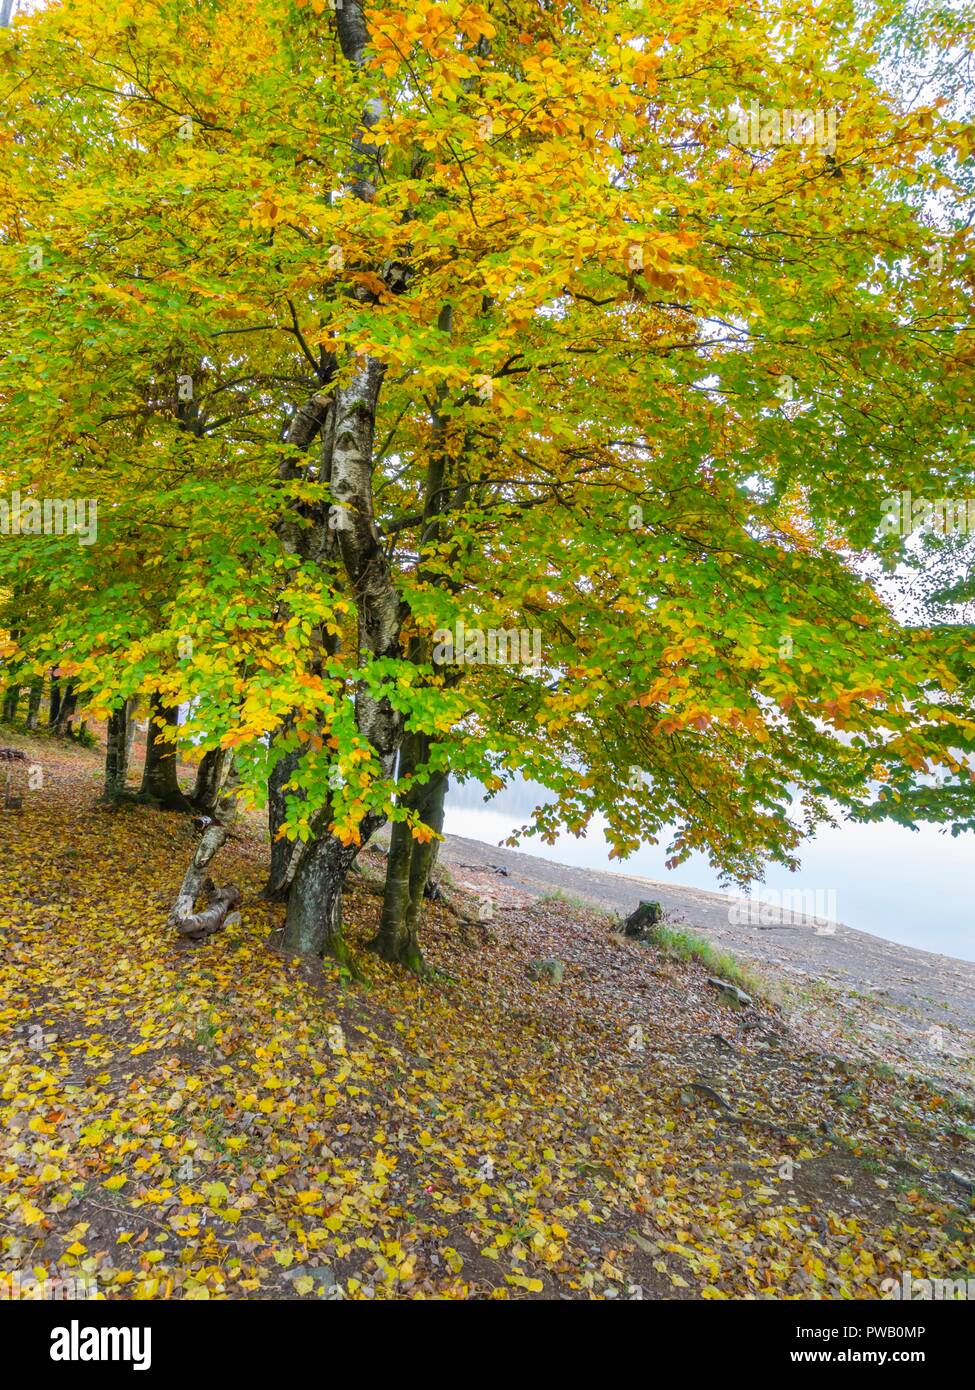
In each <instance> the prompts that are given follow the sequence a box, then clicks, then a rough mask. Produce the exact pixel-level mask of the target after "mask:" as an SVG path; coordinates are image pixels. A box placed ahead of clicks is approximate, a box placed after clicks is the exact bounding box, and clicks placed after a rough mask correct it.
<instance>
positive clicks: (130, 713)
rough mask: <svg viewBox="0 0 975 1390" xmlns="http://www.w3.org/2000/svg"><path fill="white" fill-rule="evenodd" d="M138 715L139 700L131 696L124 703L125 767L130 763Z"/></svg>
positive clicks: (135, 696)
mask: <svg viewBox="0 0 975 1390" xmlns="http://www.w3.org/2000/svg"><path fill="white" fill-rule="evenodd" d="M138 713H139V698H138V696H137V695H133V696H132V697H131V698H130V699H128V700H126V702H125V765H126V767H129V766H130V765H131V763H132V749H133V748H134V747H135V721H136V715H137V714H138Z"/></svg>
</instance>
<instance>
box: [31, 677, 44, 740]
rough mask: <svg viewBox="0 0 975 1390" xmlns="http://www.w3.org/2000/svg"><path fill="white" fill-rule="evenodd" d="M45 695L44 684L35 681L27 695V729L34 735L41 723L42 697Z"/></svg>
mask: <svg viewBox="0 0 975 1390" xmlns="http://www.w3.org/2000/svg"><path fill="white" fill-rule="evenodd" d="M43 693H44V682H43V681H41V680H33V681H31V683H30V690H29V692H28V695H27V727H28V729H29V730H30V731H31V733H34V732H35V731H36V729H37V726H38V724H39V723H40V716H41V696H42V695H43Z"/></svg>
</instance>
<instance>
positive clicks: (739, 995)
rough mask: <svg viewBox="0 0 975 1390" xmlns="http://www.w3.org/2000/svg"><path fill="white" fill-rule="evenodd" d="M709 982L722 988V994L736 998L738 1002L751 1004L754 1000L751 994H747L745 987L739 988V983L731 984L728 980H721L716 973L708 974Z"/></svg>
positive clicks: (717, 987)
mask: <svg viewBox="0 0 975 1390" xmlns="http://www.w3.org/2000/svg"><path fill="white" fill-rule="evenodd" d="M708 984H709V985H713V986H714V988H715V989H720V991H721V993H722V994H724V995H726V996H727V997H728V998H729V999H734V1000H735V1002H736V1003H737V1004H750V1003H751V1002H752V996H751V995H750V994H746V993H745V991H744V990H743V989H739V988H738V986H737V985H733V984H731V983H730V982H729V981H728V980H719V979H718V978H717V976H716V975H709V976H708Z"/></svg>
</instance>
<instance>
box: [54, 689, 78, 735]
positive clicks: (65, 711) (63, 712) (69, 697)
mask: <svg viewBox="0 0 975 1390" xmlns="http://www.w3.org/2000/svg"><path fill="white" fill-rule="evenodd" d="M77 707H78V696H77V694H76V693H75V685H74V681H65V683H64V686H63V687H60V688H59V702H58V713H57V719H56V720H55V722H54V732H55V733H56V734H57V735H58V737H59V738H67V737H68V735H69V734H70V733H71V721H72V719H73V718H74V713H75V710H76V709H77Z"/></svg>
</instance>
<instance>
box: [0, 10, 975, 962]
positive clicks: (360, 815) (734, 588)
mask: <svg viewBox="0 0 975 1390" xmlns="http://www.w3.org/2000/svg"><path fill="white" fill-rule="evenodd" d="M901 22H902V14H901V9H900V6H898V5H895V4H892V3H886V0H885V2H884V3H880V4H876V5H870V6H862V7H853V6H851V5H848V4H845V3H837V0H828V2H827V3H826V4H824V5H820V6H818V7H817V8H816V9H815V10H808V11H806V10H801V11H796V10H795V8H794V7H791V6H785V5H776V4H773V5H771V6H769V5H765V4H763V5H762V6H761V7H751V6H749V5H741V4H737V3H736V4H727V5H724V6H719V7H718V8H717V9H715V7H714V6H710V7H708V9H707V11H701V10H700V9H699V8H698V7H695V6H693V5H690V4H688V3H687V0H672V3H670V4H666V5H661V6H658V7H655V8H654V10H653V11H652V12H651V10H650V9H649V8H647V7H641V6H639V5H635V4H619V3H598V4H577V3H564V0H553V3H548V4H541V5H539V4H537V3H531V4H529V3H528V2H527V0H513V3H505V4H504V5H498V4H494V3H486V4H465V3H462V0H442V3H426V0H421V3H420V4H409V5H407V4H405V3H400V0H393V3H384V4H382V5H377V6H375V7H371V6H366V7H361V6H360V5H358V4H353V3H346V4H343V6H342V7H341V8H338V9H336V10H335V11H334V12H333V11H332V10H331V9H329V8H328V7H327V6H326V5H324V4H323V3H319V0H311V3H309V4H304V5H302V4H298V3H297V2H296V3H294V4H280V3H277V4H273V5H272V4H270V3H268V2H267V0H244V2H243V3H242V4H239V5H236V6H234V7H229V6H225V5H221V4H209V3H202V2H201V3H199V4H186V3H180V4H177V3H175V0H163V2H162V3H156V4H150V5H147V6H139V7H138V8H137V7H136V6H134V5H129V4H125V3H123V4H121V5H120V6H118V7H116V8H115V9H113V10H112V12H111V13H106V12H105V11H104V10H103V9H102V7H100V6H96V5H93V4H90V3H81V0H65V3H63V4H58V5H51V6H50V7H48V8H45V9H44V10H43V11H41V12H39V13H37V14H33V15H31V16H29V17H27V19H26V20H25V21H23V22H21V23H19V24H18V25H16V26H14V28H13V29H11V30H9V32H8V33H7V34H6V35H5V36H4V38H3V48H2V66H0V74H2V79H3V82H4V88H5V90H6V91H7V93H8V100H7V102H6V105H5V107H4V121H5V129H4V132H3V134H2V137H0V138H3V140H4V154H5V173H4V175H3V183H2V194H0V257H2V260H3V263H4V271H5V277H4V278H5V285H6V288H5V290H4V291H3V293H2V297H0V315H2V319H3V329H4V337H3V342H4V349H3V359H2V362H0V400H2V401H3V408H4V418H5V424H6V428H5V431H4V435H3V439H2V441H0V450H2V452H0V473H2V476H3V479H4V482H5V486H6V488H7V490H8V491H9V492H11V493H12V492H13V491H14V490H17V491H18V492H19V494H20V495H21V496H22V497H37V498H50V497H59V498H67V497H80V496H87V497H92V498H97V499H98V504H99V505H98V539H97V543H96V544H93V545H76V544H74V543H73V541H72V540H71V538H70V537H66V536H52V535H46V534H36V535H35V534H33V532H30V533H27V534H22V535H19V536H11V537H10V538H9V540H7V539H5V541H4V545H3V547H2V549H0V584H7V585H12V583H13V579H14V575H15V573H17V572H18V571H17V568H16V567H18V566H24V565H26V566H27V567H28V568H29V574H30V593H31V597H30V599H29V600H28V601H27V602H26V603H21V604H20V606H19V608H18V609H17V612H16V622H15V621H14V612H13V608H11V616H10V619H9V621H8V637H7V641H6V645H5V648H4V660H5V662H6V663H7V664H6V666H5V668H4V669H5V670H6V671H7V672H8V673H9V674H8V684H9V682H10V680H12V679H13V678H14V677H15V676H16V678H17V679H24V680H26V679H28V678H34V679H36V678H37V677H38V676H39V675H40V674H41V673H42V672H43V671H44V670H45V669H47V668H49V667H50V666H51V665H53V664H55V663H57V664H58V665H59V668H60V670H61V671H62V672H63V673H64V675H65V676H66V677H67V678H70V680H71V681H72V684H73V689H74V690H75V692H76V694H77V698H78V699H79V700H80V701H81V702H83V706H84V708H85V709H86V710H87V711H89V712H90V713H91V714H92V715H101V716H109V715H111V716H113V717H114V718H115V719H116V720H117V719H118V711H119V710H120V709H121V708H122V707H123V705H124V702H125V701H126V700H127V699H129V698H130V697H131V696H133V695H135V694H141V695H142V696H144V697H146V698H147V699H149V700H151V701H152V702H154V705H155V707H156V708H157V710H159V711H161V710H163V709H169V710H172V709H174V708H175V707H176V706H178V705H185V706H187V709H188V717H187V718H186V720H185V722H184V723H183V724H181V725H180V726H179V727H178V728H177V727H175V725H174V724H173V721H172V720H171V719H168V720H167V721H166V724H165V727H166V729H167V730H168V731H169V736H171V737H172V738H173V739H174V740H175V741H176V747H177V748H182V749H189V748H193V749H195V751H196V753H197V754H201V755H205V756H209V755H210V754H213V755H216V754H217V753H218V751H220V752H222V753H224V754H225V753H228V752H231V751H232V752H233V753H234V755H235V757H234V761H235V768H236V771H237V774H238V775H239V778H240V784H239V785H240V790H241V794H242V795H243V796H244V797H245V798H247V797H249V798H250V799H251V800H252V801H255V802H267V803H268V810H269V821H270V825H271V830H272V834H273V836H274V842H273V845H272V866H271V874H270V879H269V884H268V892H269V894H270V895H271V896H277V897H281V898H286V899H287V916H286V927H285V941H286V944H287V945H288V946H290V947H292V948H294V949H295V950H299V951H314V952H321V951H323V950H329V951H332V952H334V953H336V954H338V955H340V956H342V955H344V954H345V951H346V948H345V946H344V942H343V938H342V932H341V895H342V887H343V884H344V882H345V879H346V876H347V874H348V871H349V869H350V867H351V865H352V864H353V862H354V860H355V857H356V855H357V853H358V851H359V849H360V847H361V845H362V844H363V843H364V842H366V841H367V840H368V839H369V837H370V836H371V835H372V834H373V833H374V832H375V831H376V830H377V829H378V828H379V827H380V826H381V825H382V824H383V823H384V822H385V821H392V823H393V841H392V846H393V850H392V853H391V864H390V879H389V883H388V885H387V894H386V899H385V903H384V912H383V922H382V926H381V929H380V933H379V937H378V939H377V942H376V943H375V944H376V947H377V949H378V950H379V951H380V952H381V953H382V954H383V955H385V956H387V957H388V958H390V959H395V960H400V961H403V962H404V963H406V964H409V965H411V966H413V967H414V968H420V967H421V965H422V956H421V953H420V949H419V940H418V933H417V927H418V914H419V910H420V903H421V901H422V885H423V880H424V878H425V876H426V872H427V869H428V860H429V855H430V853H431V850H430V846H432V844H433V843H434V842H435V836H436V835H437V834H438V833H439V831H440V828H441V824H442V820H441V817H442V792H443V787H444V785H445V779H446V776H447V774H448V772H450V774H451V775H455V776H458V777H461V778H475V779H477V780H479V781H481V782H482V783H483V784H484V785H485V787H486V788H487V789H488V790H496V789H498V788H499V787H500V786H501V785H503V783H504V782H505V781H506V780H508V779H510V778H512V777H514V776H516V775H519V774H521V773H525V774H527V775H529V776H531V777H532V778H534V779H535V780H537V781H539V782H541V783H542V784H543V785H544V786H546V787H548V788H550V789H551V790H552V791H553V792H554V793H555V800H554V801H553V802H552V803H550V804H546V805H545V806H542V807H540V808H539V809H538V811H537V813H536V815H535V817H534V820H533V826H532V827H531V828H533V829H534V830H535V831H537V832H538V833H541V834H543V835H547V836H550V837H551V836H554V835H555V834H556V833H557V832H558V830H559V829H561V828H564V827H567V828H569V829H571V830H573V831H576V832H579V833H581V832H582V830H584V829H585V827H586V825H587V824H588V823H589V821H590V820H591V818H592V816H593V815H594V814H595V813H596V812H601V813H602V814H604V815H605V816H606V818H607V822H608V825H609V832H608V833H609V835H610V837H611V839H612V841H613V844H614V848H615V849H616V851H617V852H618V853H620V854H625V853H627V852H628V851H630V850H632V849H633V848H634V847H635V846H636V845H637V844H638V843H639V842H640V840H641V839H643V840H647V839H653V838H656V837H658V836H660V835H661V834H663V833H665V830H666V829H667V828H668V827H673V826H675V827H676V830H675V831H674V832H673V837H672V842H671V851H672V853H671V858H672V862H673V863H675V864H676V863H679V862H680V861H681V860H682V859H683V858H685V857H686V856H687V855H688V854H690V853H691V852H693V851H694V850H703V851H704V852H705V853H707V854H708V855H709V856H710V857H711V859H712V862H713V863H714V864H715V865H716V866H717V867H718V868H719V869H720V870H722V871H723V872H724V873H726V874H727V875H729V876H731V877H733V878H736V879H738V880H740V881H747V880H748V879H750V878H754V877H755V876H757V875H759V874H760V873H761V871H762V866H763V864H764V863H766V862H767V861H768V860H769V859H775V860H779V861H781V862H785V863H789V864H795V862H796V854H797V850H798V847H799V845H800V843H801V840H802V839H803V837H804V836H806V835H807V834H809V833H810V832H811V831H812V830H813V829H814V828H815V826H816V825H817V824H818V823H820V822H822V821H823V820H826V819H829V818H830V817H831V816H832V815H833V814H834V812H833V810H832V809H831V803H833V804H835V803H838V804H839V805H840V806H842V807H846V808H847V809H851V810H853V809H855V808H856V807H858V806H861V805H862V803H863V800H864V797H865V796H867V795H868V794H869V791H868V789H869V787H870V786H871V784H872V782H874V781H875V780H876V778H877V777H878V776H880V775H881V773H882V772H883V771H884V767H885V766H887V767H888V768H889V766H893V765H896V767H897V769H898V774H897V775H898V776H903V777H905V778H907V779H908V781H911V780H912V779H913V780H914V781H916V779H917V778H918V777H923V776H924V775H925V774H926V773H927V772H928V771H929V770H930V769H931V768H932V767H933V766H934V765H935V764H936V763H939V764H941V765H944V766H946V767H958V766H960V765H961V764H960V758H959V753H958V750H959V748H960V747H962V746H963V745H964V744H966V743H967V742H970V740H971V736H972V733H973V731H975V724H973V723H972V721H971V717H970V713H971V712H970V709H969V707H968V701H967V697H966V695H965V686H964V683H963V681H962V680H961V676H960V673H959V663H962V662H964V661H965V660H966V657H965V650H966V640H967V639H966V636H965V634H964V633H963V632H959V631H957V630H943V629H930V628H910V627H907V626H905V625H904V624H902V623H901V622H900V621H898V619H897V617H896V615H895V614H894V613H892V612H891V611H890V608H889V607H888V606H887V605H885V603H884V602H883V601H882V600H881V598H880V597H879V596H878V593H877V591H876V588H875V586H874V585H873V584H872V583H871V582H870V580H869V578H868V577H867V574H868V571H867V570H866V569H865V566H864V564H863V557H865V556H868V555H871V554H872V555H876V556H886V557H888V558H890V557H891V556H892V555H893V554H894V553H895V551H896V549H897V546H898V545H900V544H901V542H902V538H899V539H897V540H895V541H893V542H892V540H891V538H890V537H889V536H887V535H885V534H884V533H883V531H882V528H881V522H882V515H883V499H884V498H885V497H886V496H887V495H888V494H890V493H891V492H895V491H897V490H898V489H902V488H905V489H913V490H914V491H915V492H919V491H921V490H923V489H926V488H930V487H931V486H932V485H944V486H948V485H955V484H957V482H958V480H959V479H964V478H966V477H970V475H971V461H970V458H969V456H968V453H967V439H968V437H969V432H970V427H971V418H970V416H971V410H972V406H971V394H970V391H969V390H968V381H969V369H970V363H969V359H968V354H967V352H966V348H965V346H964V344H965V338H964V333H963V330H964V328H965V326H966V323H967V313H968V309H967V295H968V291H969V286H970V283H971V260H970V256H971V233H970V229H969V221H970V219H969V217H968V214H967V212H966V200H967V199H968V198H969V196H970V190H969V188H968V184H967V175H966V173H965V171H964V161H965V160H966V159H967V158H968V157H969V155H970V153H971V148H972V131H971V125H970V122H969V121H968V120H967V119H965V117H964V116H963V115H960V114H959V112H958V108H957V105H956V104H953V103H954V100H955V96H956V94H955V92H954V91H953V89H952V85H951V84H952V81H954V80H957V78H954V77H952V75H951V70H950V69H947V68H946V69H945V70H944V71H941V70H939V75H938V80H937V82H935V83H934V84H933V86H932V89H931V90H930V91H925V93H924V94H923V101H922V104H919V103H918V101H916V100H914V99H910V100H908V99H906V98H905V97H904V95H903V94H902V93H901V92H899V91H898V90H896V88H894V87H893V86H891V85H890V83H889V81H888V75H887V72H886V69H885V65H884V63H883V61H882V58H883V54H884V53H885V52H886V51H887V48H888V46H889V44H890V43H891V42H893V41H894V37H895V36H896V33H897V29H898V25H899V24H900V23H901ZM916 25H917V30H916V32H915V34H914V39H913V41H914V42H915V44H917V45H919V46H921V47H925V46H927V47H930V48H934V49H937V50H939V51H946V50H948V49H952V48H954V47H956V46H957V45H958V43H959V41H960V39H961V38H962V37H963V35H962V33H961V32H960V27H959V23H958V21H957V20H950V21H949V20H948V19H947V18H946V17H945V16H943V15H940V14H938V13H934V14H933V15H932V16H930V17H928V18H926V17H924V16H921V17H920V18H918V19H917V21H916ZM807 118H808V119H807ZM936 214H937V215H936ZM12 592H13V591H12V588H11V594H12ZM12 602H13V599H12V598H11V603H12ZM462 630H463V633H464V634H466V636H462V635H461V632H462ZM522 631H524V632H525V633H527V634H528V636H529V647H530V649H531V652H530V656H531V659H529V660H522V659H521V658H522V655H523V654H522V653H521V651H520V648H519V651H518V654H517V656H514V657H513V656H512V655H511V647H510V643H509V642H508V637H507V634H511V633H520V632H522ZM447 633H449V634H451V638H450V640H449V641H448V640H447V638H446V636H445V634H447ZM498 634H505V635H506V636H505V638H504V650H505V653H506V655H505V657H504V658H503V659H501V660H499V659H497V656H498V650H499V648H498ZM489 639H490V640H489ZM491 641H493V644H494V645H493V648H492V646H491ZM536 649H537V659H536V657H535V651H536ZM492 651H493V654H494V658H495V659H493V660H492V659H491V654H492ZM461 658H463V659H461ZM949 697H950V698H949ZM171 766H172V767H175V762H174V761H171ZM885 775H888V776H889V775H890V774H889V771H888V772H887V773H886V774H885ZM169 790H170V791H171V790H172V788H170V789H169Z"/></svg>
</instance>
